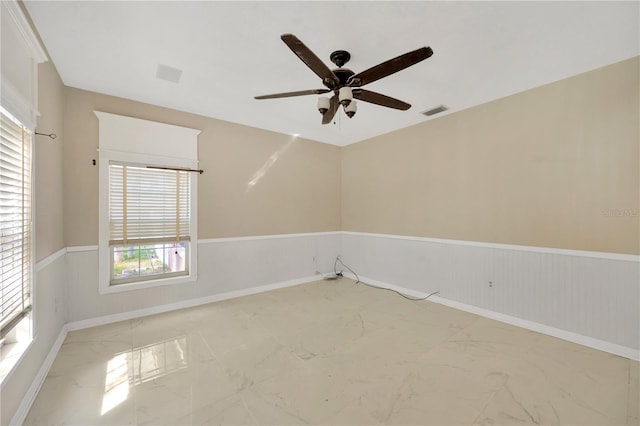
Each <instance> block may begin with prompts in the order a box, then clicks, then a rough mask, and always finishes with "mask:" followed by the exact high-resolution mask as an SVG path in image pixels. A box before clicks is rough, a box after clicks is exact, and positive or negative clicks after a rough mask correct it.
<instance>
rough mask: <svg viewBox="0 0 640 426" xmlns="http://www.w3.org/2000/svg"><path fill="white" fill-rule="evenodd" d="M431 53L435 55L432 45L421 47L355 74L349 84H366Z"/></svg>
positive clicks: (416, 61)
mask: <svg viewBox="0 0 640 426" xmlns="http://www.w3.org/2000/svg"><path fill="white" fill-rule="evenodd" d="M431 55H433V50H431V48H430V47H421V48H420V49H416V50H413V51H411V52H408V53H405V54H404V55H400V56H398V57H395V58H393V59H389V60H388V61H386V62H383V63H381V64H378V65H376V66H375V67H372V68H369V69H368V70H365V71H362V72H360V73H358V74H355V75H353V76H351V78H349V81H348V82H347V84H348V85H349V86H351V87H360V86H364V85H365V84H369V83H372V82H374V81H376V80H379V79H381V78H383V77H386V76H388V75H391V74H393V73H396V72H398V71H402V70H403V69H405V68H408V67H410V66H411V65H415V64H417V63H418V62H420V61H424V60H425V59H427V58H428V57H430V56H431Z"/></svg>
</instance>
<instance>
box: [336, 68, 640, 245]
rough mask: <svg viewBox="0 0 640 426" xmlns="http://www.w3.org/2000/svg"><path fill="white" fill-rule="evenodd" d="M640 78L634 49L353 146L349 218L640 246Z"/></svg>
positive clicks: (351, 224) (377, 229)
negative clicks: (627, 55) (626, 56)
mask: <svg viewBox="0 0 640 426" xmlns="http://www.w3.org/2000/svg"><path fill="white" fill-rule="evenodd" d="M638 79H639V59H638V58H634V59H631V60H627V61H623V62H621V63H617V64H613V65H610V66H607V67H605V68H602V69H598V70H595V71H591V72H588V73H585V74H581V75H578V76H575V77H572V78H569V79H566V80H562V81H559V82H556V83H552V84H549V85H545V86H542V87H539V88H536V89H533V90H529V91H526V92H523V93H520V94H516V95H513V96H510V97H507V98H503V99H500V100H497V101H494V102H491V103H488V104H484V105H481V106H478V107H475V108H471V109H468V110H465V111H461V112H458V113H455V114H451V115H448V116H444V117H441V118H438V119H434V120H431V121H428V122H425V123H422V124H419V125H416V126H413V127H410V128H406V129H403V130H400V131H396V132H393V133H390V134H387V135H383V136H380V137H376V138H373V139H370V140H367V141H364V142H361V143H358V144H354V145H350V146H348V147H345V148H344V149H343V152H342V229H343V230H348V231H360V232H372V233H387V234H398V235H412V236H423V237H434V238H446V239H457V240H469V241H482V242H493V243H507V244H521V245H531V246H542V247H556V248H567V249H578V250H593V251H603V252H614V253H631V254H638V253H640V247H639V220H640V218H639V216H638V211H639V207H640V206H639V199H638V194H639V192H640V188H639V175H638V167H639V166H638V165H639V148H638V146H639V124H638V123H639V116H640V109H639V102H638V96H639V95H638V93H639V89H640V88H639V84H638ZM618 215H622V216H618Z"/></svg>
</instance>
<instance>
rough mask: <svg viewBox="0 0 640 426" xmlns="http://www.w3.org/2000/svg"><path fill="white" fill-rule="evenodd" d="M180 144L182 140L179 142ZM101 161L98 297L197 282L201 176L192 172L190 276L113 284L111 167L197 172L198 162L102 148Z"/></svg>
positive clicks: (188, 267) (99, 162)
mask: <svg viewBox="0 0 640 426" xmlns="http://www.w3.org/2000/svg"><path fill="white" fill-rule="evenodd" d="M178 142H179V141H178ZM98 152H99V155H98V157H99V160H98V181H99V188H98V222H99V223H98V229H99V238H98V240H99V243H98V269H99V274H98V275H99V277H98V278H99V283H98V291H99V294H101V295H103V294H112V293H120V292H125V291H132V290H140V289H146V288H153V287H159V286H166V285H174V284H184V283H188V282H194V281H196V280H197V276H198V266H197V263H198V262H197V259H198V174H197V173H189V179H190V191H191V193H190V204H191V205H190V209H191V218H190V223H189V227H190V232H189V233H190V237H191V240H190V241H189V248H188V250H189V259H188V265H187V269H188V274H186V275H180V276H164V277H163V276H162V275H159V276H158V277H157V278H155V279H153V278H151V279H150V278H148V277H146V278H145V279H143V280H139V281H132V282H121V283H117V284H112V283H111V275H112V268H113V264H112V258H113V256H112V250H111V247H110V245H109V237H110V235H109V164H110V163H111V162H116V163H129V164H137V165H148V166H156V167H175V168H183V169H197V167H198V165H197V161H193V160H188V159H183V158H170V157H167V156H159V155H152V154H141V153H134V152H123V151H112V150H103V149H99V150H98Z"/></svg>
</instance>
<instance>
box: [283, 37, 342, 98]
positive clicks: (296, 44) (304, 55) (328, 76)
mask: <svg viewBox="0 0 640 426" xmlns="http://www.w3.org/2000/svg"><path fill="white" fill-rule="evenodd" d="M280 38H281V39H282V41H284V42H285V44H286V45H287V46H289V49H291V50H292V51H293V53H295V54H296V56H298V58H300V59H301V60H302V62H304V63H305V64H306V65H307V66H308V67H309V68H310V69H311V71H313V72H314V73H316V75H317V76H318V77H320V78H321V79H322V83H323V84H324V85H325V86H327V87H328V88H329V89H334V88H335V87H336V86H337V85H338V84H339V83H340V79H339V78H338V77H337V76H336V75H335V74H334V73H333V71H331V70H330V69H329V67H327V66H326V65H325V64H324V62H322V61H321V60H320V58H318V57H317V56H316V54H315V53H313V52H312V51H311V49H309V48H308V47H307V46H305V44H304V43H303V42H301V41H300V39H299V38H298V37H296V36H294V35H293V34H283V35H282V36H280Z"/></svg>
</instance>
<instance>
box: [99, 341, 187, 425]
mask: <svg viewBox="0 0 640 426" xmlns="http://www.w3.org/2000/svg"><path fill="white" fill-rule="evenodd" d="M187 341H188V340H187V336H182V337H179V338H175V339H168V340H164V341H162V342H157V343H154V344H151V345H146V346H142V347H138V348H134V349H133V351H129V352H123V353H120V354H117V355H115V356H114V357H113V358H111V360H109V362H108V363H107V372H106V378H105V389H104V397H103V399H102V410H101V412H100V415H101V416H102V415H104V414H106V413H108V412H109V411H110V410H112V409H113V408H114V407H116V406H117V405H119V404H121V403H122V402H124V401H125V400H126V399H127V397H128V396H129V389H130V387H132V386H135V385H139V384H141V383H144V382H147V381H149V380H153V379H156V378H158V377H162V376H165V375H167V374H170V373H173V372H175V371H178V370H182V369H185V368H187V366H188V361H187V359H188V357H187V355H188V353H187Z"/></svg>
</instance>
